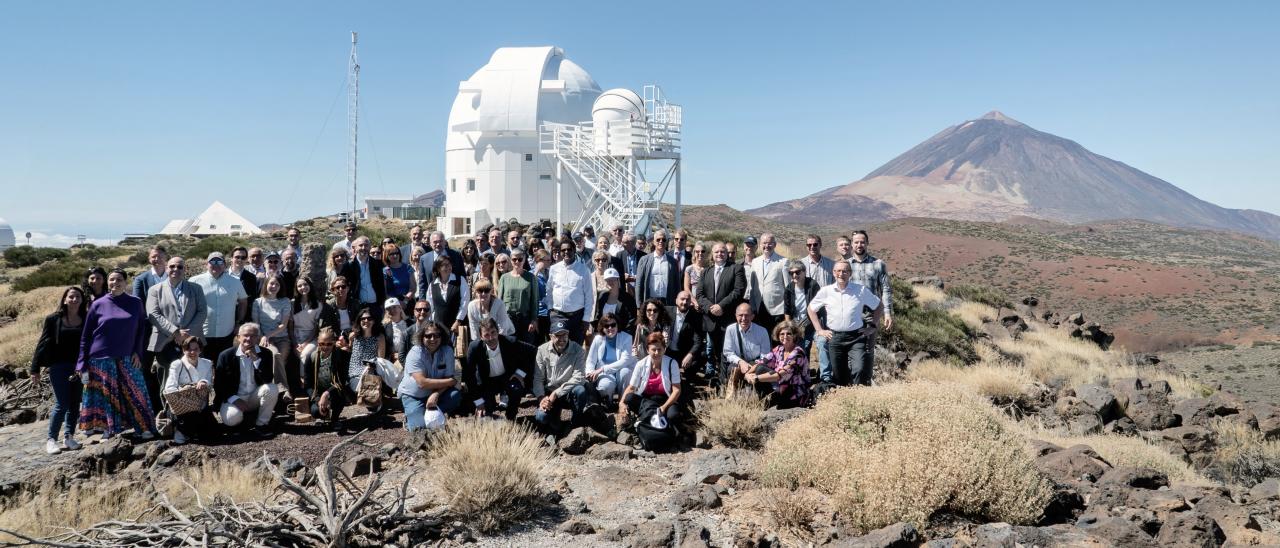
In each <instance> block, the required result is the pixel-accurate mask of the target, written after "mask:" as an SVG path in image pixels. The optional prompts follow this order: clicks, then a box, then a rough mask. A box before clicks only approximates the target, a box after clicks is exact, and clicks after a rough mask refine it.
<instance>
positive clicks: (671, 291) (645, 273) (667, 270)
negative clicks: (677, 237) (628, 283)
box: [636, 230, 682, 308]
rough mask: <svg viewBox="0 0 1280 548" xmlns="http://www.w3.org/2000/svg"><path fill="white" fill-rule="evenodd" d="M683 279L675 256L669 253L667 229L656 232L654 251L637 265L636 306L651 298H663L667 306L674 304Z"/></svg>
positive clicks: (654, 235)
mask: <svg viewBox="0 0 1280 548" xmlns="http://www.w3.org/2000/svg"><path fill="white" fill-rule="evenodd" d="M681 279H682V276H681V275H680V268H679V267H678V266H677V265H676V260H675V258H674V257H672V256H671V255H670V254H668V253H667V231H665V230H659V231H657V232H654V233H653V253H650V254H648V255H645V256H644V257H643V258H641V259H640V264H639V266H637V267H636V308H641V306H640V304H641V303H643V302H645V301H647V300H649V299H661V300H662V304H664V305H666V306H671V305H674V304H675V303H676V293H679V292H680V289H681V287H680V285H681V284H680V280H681ZM655 282H657V283H655Z"/></svg>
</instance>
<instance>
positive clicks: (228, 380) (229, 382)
mask: <svg viewBox="0 0 1280 548" xmlns="http://www.w3.org/2000/svg"><path fill="white" fill-rule="evenodd" d="M239 349H240V345H238V344H237V345H235V346H233V347H231V348H228V349H226V350H223V351H222V353H221V354H218V361H217V363H215V364H214V365H213V407H214V408H215V409H216V408H218V407H220V406H221V405H222V404H224V403H226V402H227V400H229V399H231V396H234V395H236V392H237V391H239V388H240V356H237V355H236V351H237V350H239ZM257 352H258V357H259V358H261V360H259V361H258V367H257V368H255V369H254V371H253V384H254V385H257V386H262V385H264V384H269V383H273V382H275V353H273V352H271V350H269V349H267V348H263V347H261V346H259V347H258V350H257Z"/></svg>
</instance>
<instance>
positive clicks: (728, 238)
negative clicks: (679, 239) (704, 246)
mask: <svg viewBox="0 0 1280 548" xmlns="http://www.w3.org/2000/svg"><path fill="white" fill-rule="evenodd" d="M744 238H746V236H744V235H742V234H738V233H737V232H729V231H727V230H714V231H711V232H708V233H707V235H706V236H703V237H701V238H695V239H698V240H702V241H704V242H730V243H732V244H733V245H735V246H737V247H738V250H739V251H741V250H742V240H743V239H744ZM710 255H711V250H710V249H708V250H707V256H708V257H710ZM738 260H739V262H741V260H742V259H741V256H739V259H738Z"/></svg>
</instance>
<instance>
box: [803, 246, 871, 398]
mask: <svg viewBox="0 0 1280 548" xmlns="http://www.w3.org/2000/svg"><path fill="white" fill-rule="evenodd" d="M833 274H835V278H836V283H834V284H831V285H829V286H826V287H824V288H822V289H819V290H818V294H817V295H815V296H814V297H813V301H811V302H810V303H809V321H810V322H812V323H813V325H814V326H816V327H817V328H818V330H817V334H818V335H821V336H823V337H825V338H826V339H827V357H828V359H829V360H830V361H831V364H830V368H829V369H830V370H829V371H820V374H821V375H822V382H824V383H834V384H837V385H840V386H848V385H850V384H855V383H856V384H861V385H863V386H870V385H871V374H872V369H871V368H872V365H873V361H872V360H871V359H870V358H868V356H870V355H871V353H870V352H867V351H866V345H867V340H868V339H867V334H866V332H865V330H864V329H863V323H862V310H863V308H870V309H871V310H872V316H873V317H874V318H875V320H876V321H877V322H878V321H879V320H880V315H881V312H882V309H883V307H882V306H881V304H880V298H879V297H876V296H875V295H874V294H872V293H871V291H870V290H868V289H867V288H866V287H864V286H861V285H858V284H856V283H851V282H850V281H849V278H850V276H851V275H852V274H853V267H852V266H850V265H849V263H848V261H839V262H837V263H836V266H835V270H834V271H833ZM822 310H826V320H827V321H826V325H823V324H822V323H821V321H820V319H819V317H818V312H819V311H822Z"/></svg>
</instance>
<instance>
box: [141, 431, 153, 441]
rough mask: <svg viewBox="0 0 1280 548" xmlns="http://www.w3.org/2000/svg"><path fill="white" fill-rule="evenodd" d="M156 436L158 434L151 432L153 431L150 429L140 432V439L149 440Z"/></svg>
mask: <svg viewBox="0 0 1280 548" xmlns="http://www.w3.org/2000/svg"><path fill="white" fill-rule="evenodd" d="M155 437H156V435H155V434H153V433H151V431H150V430H143V431H142V433H141V434H138V439H140V440H143V441H145V440H149V439H153V438H155Z"/></svg>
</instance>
